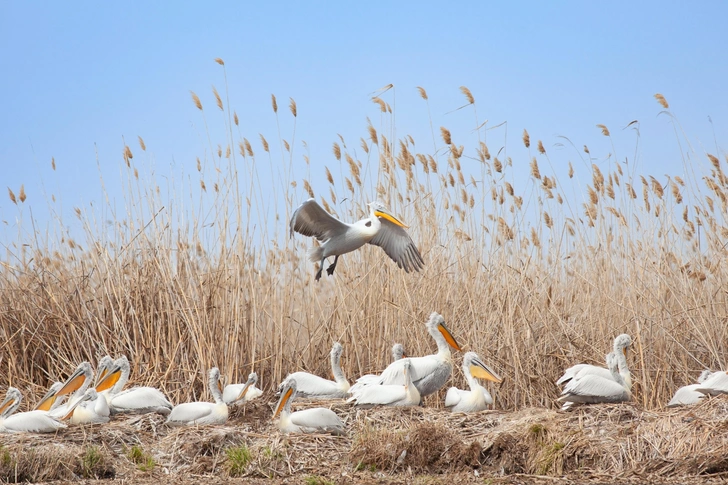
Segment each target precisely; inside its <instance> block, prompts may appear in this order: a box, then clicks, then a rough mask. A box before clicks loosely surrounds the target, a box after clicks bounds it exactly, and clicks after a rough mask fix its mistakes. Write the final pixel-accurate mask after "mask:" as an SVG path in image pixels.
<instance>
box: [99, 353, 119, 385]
mask: <svg viewBox="0 0 728 485" xmlns="http://www.w3.org/2000/svg"><path fill="white" fill-rule="evenodd" d="M112 367H114V359H112V358H111V356H110V355H104V356H103V357H101V359H99V365H98V366H97V367H96V380H95V381H94V387H96V386H98V385H99V382H101V380H102V379H103V378H104V377H106V374H108V373H109V372H110V371H111V369H112Z"/></svg>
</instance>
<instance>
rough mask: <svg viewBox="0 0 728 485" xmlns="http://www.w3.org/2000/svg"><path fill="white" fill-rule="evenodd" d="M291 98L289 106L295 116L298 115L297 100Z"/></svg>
mask: <svg viewBox="0 0 728 485" xmlns="http://www.w3.org/2000/svg"><path fill="white" fill-rule="evenodd" d="M288 99H289V100H290V102H289V104H288V108H289V109H290V110H291V114H292V115H293V117H294V118H296V116H297V115H298V110H297V109H296V101H295V100H294V99H293V98H288Z"/></svg>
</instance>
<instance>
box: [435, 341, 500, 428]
mask: <svg viewBox="0 0 728 485" xmlns="http://www.w3.org/2000/svg"><path fill="white" fill-rule="evenodd" d="M463 374H465V380H467V381H468V385H469V386H470V390H469V391H464V390H462V389H458V388H457V387H451V388H450V389H448V390H447V394H446V395H445V407H446V408H448V409H450V410H451V411H452V412H460V413H473V412H476V411H482V410H484V409H486V408H487V407H488V405H489V404H493V398H492V397H491V395H490V393H489V392H488V390H487V389H486V388H485V387H483V386H481V385H480V383H479V382H478V379H485V380H487V381H491V382H495V383H496V384H500V383H501V382H503V379H501V378H500V376H498V374H496V373H495V372H493V370H492V369H491V368H490V367H488V366H487V365H486V364H485V363H483V361H482V360H481V359H480V357H478V354H476V353H475V352H468V353H466V354H465V355H464V356H463Z"/></svg>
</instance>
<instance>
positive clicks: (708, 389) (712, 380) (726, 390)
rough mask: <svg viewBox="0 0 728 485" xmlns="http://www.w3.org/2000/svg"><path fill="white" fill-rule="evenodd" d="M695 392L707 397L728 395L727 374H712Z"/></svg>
mask: <svg viewBox="0 0 728 485" xmlns="http://www.w3.org/2000/svg"><path fill="white" fill-rule="evenodd" d="M696 390H697V391H698V392H701V393H703V394H705V395H709V396H717V395H718V394H728V372H725V371H718V372H713V374H712V375H711V376H710V377H709V378H708V379H706V380H705V381H704V382H703V383H702V384H701V385H700V387H698V388H697V389H696Z"/></svg>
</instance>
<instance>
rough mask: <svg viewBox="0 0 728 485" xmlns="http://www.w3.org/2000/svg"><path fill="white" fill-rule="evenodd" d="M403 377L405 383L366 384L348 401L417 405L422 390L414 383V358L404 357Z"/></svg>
mask: <svg viewBox="0 0 728 485" xmlns="http://www.w3.org/2000/svg"><path fill="white" fill-rule="evenodd" d="M402 378H403V379H404V384H403V385H402V384H382V385H373V386H364V387H362V388H360V389H359V390H358V391H355V392H354V393H353V394H352V395H351V397H350V398H349V399H347V400H346V402H352V401H355V402H356V406H360V407H372V406H417V405H418V404H419V403H420V392H419V391H418V390H417V386H415V385H414V384H413V383H412V360H411V359H402Z"/></svg>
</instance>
